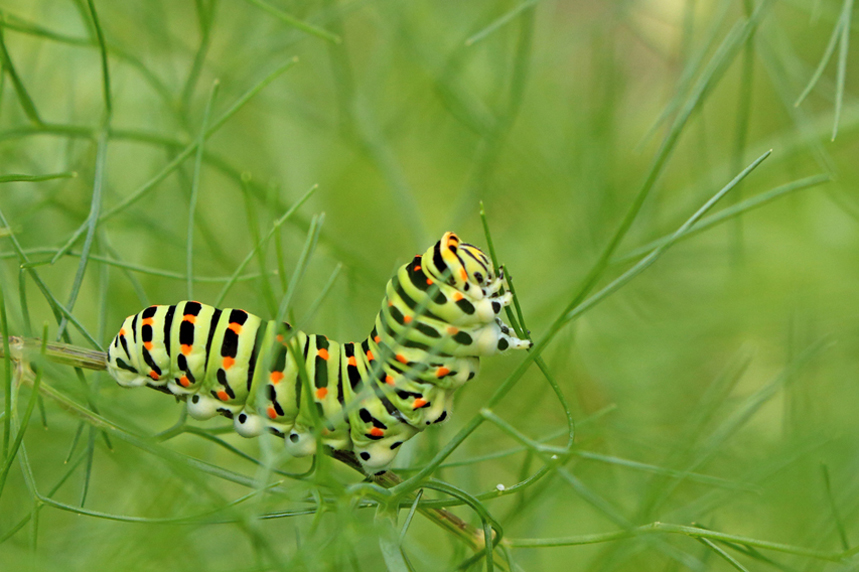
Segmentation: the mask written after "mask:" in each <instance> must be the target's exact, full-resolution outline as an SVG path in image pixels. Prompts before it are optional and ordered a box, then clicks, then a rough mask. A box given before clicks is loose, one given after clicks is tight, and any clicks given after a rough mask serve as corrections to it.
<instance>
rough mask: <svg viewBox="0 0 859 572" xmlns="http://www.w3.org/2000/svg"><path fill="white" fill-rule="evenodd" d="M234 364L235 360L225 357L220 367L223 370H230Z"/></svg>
mask: <svg viewBox="0 0 859 572" xmlns="http://www.w3.org/2000/svg"><path fill="white" fill-rule="evenodd" d="M234 363H236V360H234V359H233V358H231V357H230V356H227V357H225V358H224V362H223V365H222V367H223V368H224V369H230V368H231V367H233V364H234Z"/></svg>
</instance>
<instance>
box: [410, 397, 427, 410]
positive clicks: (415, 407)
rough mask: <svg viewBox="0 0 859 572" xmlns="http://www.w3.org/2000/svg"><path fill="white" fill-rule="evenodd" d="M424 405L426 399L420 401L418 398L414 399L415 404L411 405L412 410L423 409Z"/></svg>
mask: <svg viewBox="0 0 859 572" xmlns="http://www.w3.org/2000/svg"><path fill="white" fill-rule="evenodd" d="M426 404H427V400H426V399H422V398H420V397H418V398H417V399H415V402H414V403H412V409H418V408H420V407H423V406H424V405H426Z"/></svg>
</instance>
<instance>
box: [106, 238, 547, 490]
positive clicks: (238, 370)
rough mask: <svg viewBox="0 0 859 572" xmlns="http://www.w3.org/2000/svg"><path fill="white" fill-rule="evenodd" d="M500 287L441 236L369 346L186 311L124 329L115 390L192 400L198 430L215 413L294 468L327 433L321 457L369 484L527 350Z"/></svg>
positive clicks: (476, 257)
mask: <svg viewBox="0 0 859 572" xmlns="http://www.w3.org/2000/svg"><path fill="white" fill-rule="evenodd" d="M503 282H504V276H503V270H502V271H501V272H496V271H495V269H494V267H493V265H492V263H491V262H490V261H489V258H488V257H487V256H486V254H484V253H483V252H482V251H481V250H480V249H479V248H477V247H476V246H473V245H471V244H468V243H464V242H461V241H460V239H459V238H458V237H457V236H456V235H455V234H454V233H452V232H447V233H445V234H444V235H443V236H442V238H441V240H439V241H438V242H436V243H435V244H434V245H433V246H432V247H430V248H429V249H428V250H427V251H426V252H425V253H424V254H423V255H420V254H419V255H417V256H415V257H414V259H413V260H411V261H410V262H409V263H407V264H405V265H403V266H401V267H400V268H399V269H398V270H397V272H396V274H395V275H394V276H393V277H392V278H391V279H390V280H389V281H388V283H387V286H386V288H385V298H384V299H383V301H382V308H381V310H380V311H379V313H378V314H377V316H376V320H375V323H374V326H373V329H372V331H371V332H370V335H369V336H368V337H367V338H366V339H365V340H363V341H361V342H348V343H339V342H336V341H333V340H330V339H328V338H327V337H325V336H323V335H319V334H307V333H304V332H302V331H298V330H297V329H294V328H293V327H292V326H291V325H290V324H288V323H286V322H283V323H277V322H276V321H274V320H272V321H264V320H262V319H261V318H259V317H258V316H255V315H253V314H250V313H248V312H246V311H244V310H239V309H233V308H226V309H217V308H214V307H212V306H208V305H206V304H201V303H200V302H196V301H184V302H179V303H177V304H174V305H171V306H165V305H158V306H149V307H148V308H146V309H144V310H143V311H141V312H140V313H138V314H135V315H132V316H129V317H128V318H126V319H125V321H124V322H123V324H122V327H121V328H120V330H119V333H118V334H117V335H116V337H115V338H114V339H113V341H112V343H111V344H110V346H109V348H108V352H107V359H108V372H109V374H110V375H111V377H113V378H114V379H115V380H116V381H117V383H119V385H121V386H126V387H138V386H149V387H152V388H155V389H158V390H160V391H163V392H165V393H169V394H172V395H174V396H176V397H177V398H180V399H184V400H185V401H186V402H187V408H188V414H189V415H190V416H191V417H193V418H195V419H209V418H212V417H214V416H216V415H219V414H220V415H223V416H226V417H228V418H231V419H232V420H233V423H234V426H235V430H236V431H237V432H238V433H239V434H240V435H242V436H244V437H253V436H257V435H260V434H261V433H263V432H265V431H268V432H271V433H274V434H276V435H278V436H281V437H283V438H284V442H285V444H286V449H287V451H288V452H289V453H290V454H291V455H293V456H296V457H302V456H306V455H311V454H314V453H315V452H316V447H317V438H316V434H315V432H314V427H316V426H317V424H318V423H321V426H320V433H321V435H320V438H321V442H322V443H323V444H324V445H326V446H328V447H331V448H332V449H335V450H347V451H352V452H353V453H354V454H355V456H356V458H357V459H359V461H360V463H361V465H362V468H363V469H364V471H365V472H366V473H367V474H374V473H378V472H380V471H382V470H384V469H386V468H387V467H388V466H389V465H390V464H391V462H392V461H393V460H394V457H396V455H397V453H398V449H399V447H400V446H401V445H402V444H403V443H404V442H406V441H408V440H409V439H411V438H412V437H413V436H415V435H416V434H417V433H419V432H420V431H422V430H423V429H425V428H426V426H428V425H431V424H433V423H438V422H441V421H444V420H445V419H447V418H448V416H449V412H450V409H451V404H452V400H453V394H454V392H455V391H456V389H458V388H459V387H461V386H462V385H463V384H465V383H466V382H467V381H469V380H471V379H472V378H473V377H474V376H475V375H477V372H478V367H479V358H480V357H481V356H489V355H493V354H495V353H497V352H500V351H505V350H507V349H527V348H530V347H531V342H530V341H528V340H520V339H519V338H517V337H516V336H515V334H514V333H513V332H512V331H511V330H510V328H509V327H508V326H507V325H506V324H505V323H504V322H503V321H502V320H501V318H500V317H499V314H500V312H501V310H502V308H503V307H505V306H507V305H509V304H510V303H511V301H512V294H511V293H510V292H509V291H507V292H505V291H504V288H503ZM302 370H303V371H302ZM302 377H303V378H304V380H305V381H304V382H302Z"/></svg>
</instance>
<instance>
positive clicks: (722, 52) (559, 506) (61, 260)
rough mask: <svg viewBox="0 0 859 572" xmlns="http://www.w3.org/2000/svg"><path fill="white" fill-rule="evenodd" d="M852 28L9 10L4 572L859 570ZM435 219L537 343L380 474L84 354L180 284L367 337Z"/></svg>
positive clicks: (717, 10) (747, 8) (0, 120)
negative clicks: (199, 405) (472, 250)
mask: <svg viewBox="0 0 859 572" xmlns="http://www.w3.org/2000/svg"><path fill="white" fill-rule="evenodd" d="M853 7H854V3H853V1H852V0H813V1H805V2H803V1H801V0H785V1H782V2H775V1H773V0H743V1H729V0H711V1H709V2H703V1H696V0H646V1H645V0H640V1H634V2H629V1H603V2H588V1H563V0H554V1H549V0H546V1H544V2H538V1H537V0H503V1H500V2H484V1H476V2H375V3H374V2H365V1H362V0H340V1H335V0H319V1H307V2H299V1H296V0H195V1H194V2H190V1H186V2H179V1H175V0H173V1H171V0H138V1H136V2H116V1H107V0H2V1H0V68H2V74H0V156H2V158H3V160H2V162H0V335H2V339H3V346H2V353H3V355H4V356H5V358H3V364H2V366H0V378H2V385H3V390H2V392H0V394H2V409H0V417H2V426H3V427H2V431H3V433H2V444H0V455H2V456H0V568H2V569H3V570H38V571H41V570H45V571H48V570H50V571H52V572H54V571H57V570H62V571H66V570H68V571H84V570H85V571H87V572H91V571H102V570H104V571H114V570H134V571H162V570H171V571H173V570H188V571H199V570H206V571H212V572H227V571H236V572H251V571H260V572H262V571H268V570H273V571H287V570H288V571H293V570H308V571H311V570H312V571H316V570H338V571H339V570H348V571H368V570H382V569H385V567H387V568H388V569H390V570H394V571H397V572H400V571H406V570H414V571H436V570H457V569H460V570H529V571H530V570H558V571H565V572H566V571H570V570H588V571H591V570H593V571H604V572H609V571H615V570H630V571H660V572H661V571H679V570H694V571H703V570H716V571H731V570H783V571H800V570H802V571H809V572H817V571H824V570H826V571H830V570H831V571H842V570H843V571H847V570H855V569H856V568H857V566H859V526H857V522H859V495H857V482H856V479H855V474H856V472H857V468H859V415H857V414H856V411H859V360H857V358H856V356H859V288H857V287H856V285H857V284H859V265H857V263H856V261H857V254H859V198H857V193H856V189H857V188H859V163H857V161H856V152H857V151H856V149H857V145H859V100H857V98H856V97H854V96H853V95H852V94H854V93H856V91H857V90H856V85H857V84H856V82H857V81H859V73H857V72H859V69H857V67H859V66H857V63H856V58H855V57H853V58H851V55H855V54H851V50H850V36H851V31H853V30H855V28H856V26H851V24H852V20H853V18H854V10H853ZM482 215H484V216H482ZM446 230H454V231H456V232H457V233H458V234H459V235H460V236H461V237H462V238H464V239H465V240H467V241H469V242H473V243H475V244H477V245H480V246H481V247H485V248H486V249H487V250H489V249H491V251H492V252H493V256H494V257H495V258H496V259H497V260H498V262H500V263H503V264H504V265H505V268H506V269H507V273H508V277H509V279H510V285H511V287H512V288H514V291H515V293H516V296H517V299H516V301H517V305H516V307H515V308H513V309H511V312H510V313H509V314H508V320H510V321H511V323H514V324H515V325H516V327H517V328H519V330H518V331H519V332H520V333H521V332H523V331H524V330H528V331H530V336H531V337H532V339H533V341H534V343H535V347H534V349H533V350H532V351H530V352H529V353H527V354H524V352H522V354H518V353H517V354H516V355H514V354H513V353H512V352H511V353H510V354H508V355H504V356H497V357H493V358H488V359H485V360H483V361H482V371H481V374H480V376H479V377H478V378H477V379H476V380H475V381H473V382H471V383H469V384H468V386H467V387H465V388H464V389H463V390H461V391H460V392H459V394H458V401H457V406H456V409H455V411H454V415H453V417H452V419H451V420H450V421H448V422H447V423H445V424H443V425H440V426H437V427H433V428H430V429H428V430H427V431H425V432H424V433H423V434H422V435H419V436H418V437H416V438H415V439H413V440H411V441H410V442H408V443H407V444H406V445H405V446H404V447H403V451H402V452H401V453H400V455H399V456H398V458H397V463H396V469H395V473H396V474H388V475H386V476H384V477H382V478H380V479H376V480H375V481H367V480H363V478H362V476H361V475H360V474H358V473H356V472H355V471H354V470H353V469H352V468H350V467H349V466H347V465H348V459H343V458H341V457H338V458H334V457H328V456H320V457H319V458H317V459H315V460H313V461H311V460H310V459H291V458H289V457H288V456H287V455H286V454H285V453H284V452H283V451H282V444H281V442H280V441H279V440H278V439H277V438H275V437H273V436H270V437H266V438H261V439H253V440H246V439H242V438H241V437H239V436H238V435H236V434H234V432H233V431H232V428H231V424H230V423H228V422H227V421H226V420H223V419H219V420H214V421H212V422H208V423H197V422H194V421H191V420H188V419H186V417H185V415H184V406H182V405H180V404H177V403H175V401H174V400H173V399H171V398H170V397H168V396H165V395H163V394H161V393H158V392H154V391H147V390H143V389H138V390H133V391H129V390H123V389H122V388H120V387H118V386H117V385H116V384H115V383H113V381H112V380H111V379H110V378H109V377H108V376H107V375H106V374H105V373H104V372H103V371H101V368H102V367H103V364H102V361H101V357H100V356H101V354H100V353H99V351H101V350H102V348H103V347H104V346H105V344H107V343H108V342H109V341H110V339H111V338H112V337H113V336H114V334H115V333H116V329H117V328H118V327H119V325H120V323H121V321H122V319H123V318H124V317H125V316H127V315H129V314H133V313H136V312H138V311H139V310H140V309H141V308H142V307H144V306H145V305H148V304H154V303H157V304H169V303H173V302H176V301H178V300H181V299H185V298H188V297H192V298H196V299H199V300H201V301H204V302H207V303H213V304H215V303H217V304H222V305H224V306H238V307H242V308H244V309H246V310H248V311H251V312H253V313H256V314H258V315H260V316H263V317H272V318H273V317H280V316H285V317H287V318H288V319H290V320H291V321H292V322H294V323H296V324H297V325H298V326H299V327H301V328H303V329H307V330H310V331H315V332H324V333H326V334H327V335H329V336H331V337H333V338H335V339H339V340H343V341H347V340H350V339H360V338H362V337H364V336H365V335H366V334H367V332H368V331H369V329H370V324H371V322H372V319H373V316H374V315H375V313H376V312H377V311H378V305H379V301H380V300H381V298H382V295H383V292H384V286H385V283H386V281H387V280H388V278H389V277H390V275H391V274H392V273H393V271H394V269H395V268H396V267H397V266H399V265H400V264H403V263H404V262H405V261H406V260H408V259H409V258H410V257H411V256H412V255H414V254H415V253H417V252H422V251H423V250H425V249H426V248H427V246H429V245H430V244H431V243H432V242H433V241H435V240H437V239H438V238H439V237H440V236H441V234H442V233H443V232H444V231H446ZM523 335H524V334H523ZM21 337H24V338H27V340H26V341H22V339H21ZM75 366H77V367H75ZM340 461H347V462H346V463H344V462H340ZM458 519H461V520H458ZM489 536H491V537H492V538H493V542H492V543H490V544H489V546H487V545H486V543H485V542H483V538H487V537H489Z"/></svg>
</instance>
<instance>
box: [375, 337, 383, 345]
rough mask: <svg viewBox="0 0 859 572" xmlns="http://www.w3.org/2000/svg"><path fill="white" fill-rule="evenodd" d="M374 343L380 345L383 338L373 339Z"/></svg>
mask: <svg viewBox="0 0 859 572" xmlns="http://www.w3.org/2000/svg"><path fill="white" fill-rule="evenodd" d="M373 341H374V342H376V343H377V344H378V343H379V342H381V341H382V338H380V337H379V336H376V337H375V338H373Z"/></svg>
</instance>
